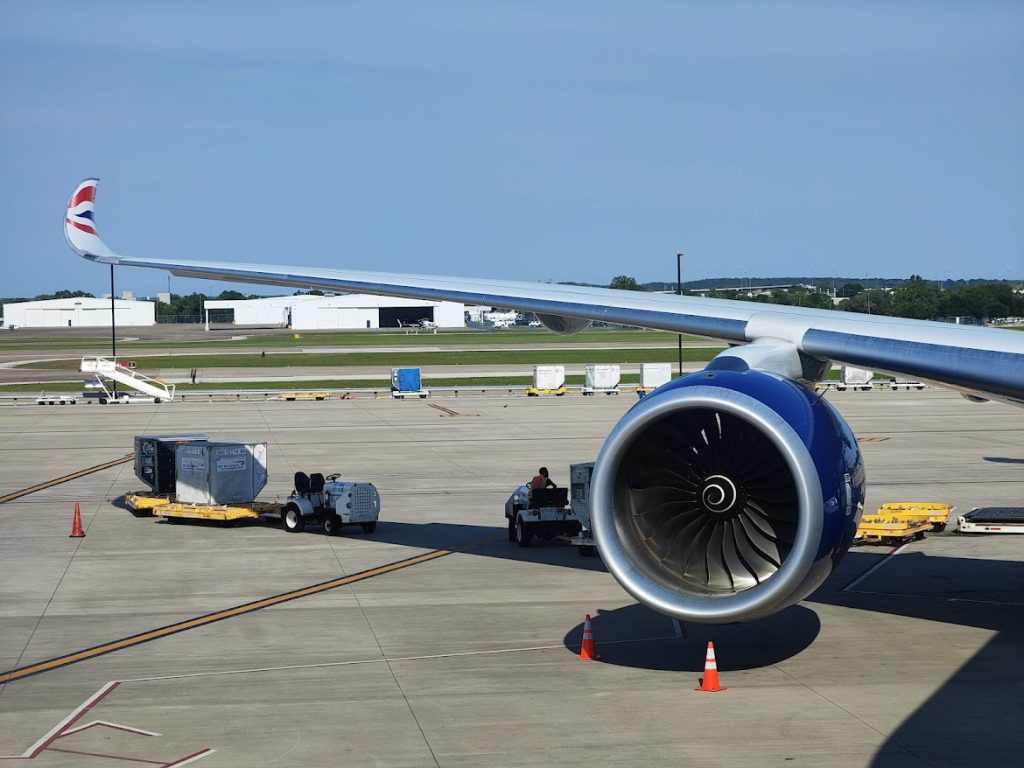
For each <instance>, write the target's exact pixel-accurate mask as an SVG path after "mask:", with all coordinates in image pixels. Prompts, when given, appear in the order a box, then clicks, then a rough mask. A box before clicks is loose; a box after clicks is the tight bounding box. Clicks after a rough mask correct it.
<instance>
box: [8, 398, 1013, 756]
mask: <svg viewBox="0 0 1024 768" xmlns="http://www.w3.org/2000/svg"><path fill="white" fill-rule="evenodd" d="M827 396H828V397H830V398H832V400H833V402H835V403H836V404H837V405H838V406H839V407H840V408H841V410H842V411H843V412H844V414H845V415H846V416H847V418H848V419H849V421H850V424H851V426H852V427H853V429H854V431H855V432H856V433H857V434H858V437H859V438H860V439H861V441H862V442H861V446H862V449H863V451H864V454H865V458H866V462H867V469H868V479H869V496H868V509H869V510H870V509H873V508H874V507H875V506H877V505H878V504H880V503H882V502H886V501H922V500H923V501H944V502H949V503H953V504H956V505H957V506H958V507H959V510H960V511H961V512H962V511H965V510H967V509H970V508H971V507H972V506H1022V505H1024V493H1022V491H1024V484H1022V477H1021V473H1022V471H1024V447H1022V446H1024V412H1022V411H1020V410H1019V409H1015V408H1012V407H1010V406H1004V405H1001V404H997V403H988V404H972V403H968V402H967V401H965V400H963V399H961V398H960V397H959V396H958V395H956V394H954V393H949V392H944V391H939V390H926V391H924V392H916V391H915V392H890V391H889V390H878V391H874V392H866V393H864V392H846V393H836V392H829V393H828V394H827ZM633 402H635V399H634V396H633V395H626V394H623V395H621V396H619V397H602V398H583V397H578V396H569V397H564V398H540V399H527V398H524V397H504V396H500V397H499V396H491V397H486V398H471V397H460V398H457V399H456V398H445V399H431V400H427V401H418V400H416V401H408V402H405V401H391V400H371V399H359V400H352V401H339V400H332V401H324V402H238V403H230V402H228V403H225V402H213V403H206V402H193V401H191V400H190V401H187V402H176V403H171V404H162V405H131V406H116V405H111V406H105V407H104V406H99V405H83V404H79V405H77V406H73V407H64V408H60V407H40V406H30V405H18V406H10V407H4V408H0V497H4V496H6V495H7V494H9V493H11V492H13V491H17V490H19V489H26V488H29V487H30V486H34V485H36V484H40V483H45V482H46V481H49V480H52V479H54V478H58V477H60V476H64V475H68V474H69V473H72V472H74V471H76V470H81V469H85V468H89V467H93V466H97V465H101V464H103V463H105V462H109V461H112V460H116V459H118V458H121V457H124V456H125V455H126V454H128V453H130V451H131V448H132V437H133V436H134V435H136V434H145V433H149V434H159V433H167V432H181V431H201V432H205V433H207V434H209V435H211V436H213V437H218V438H225V439H233V438H246V439H257V440H266V441H267V442H268V443H269V462H270V469H271V483H270V485H269V487H268V488H267V490H266V491H265V492H264V494H263V496H262V497H263V498H273V497H275V496H284V495H285V494H286V493H287V492H288V490H289V489H290V485H291V478H292V474H293V473H294V472H295V471H297V470H302V471H305V472H314V471H321V472H324V473H325V474H326V473H328V472H340V473H341V474H342V476H343V477H345V478H347V479H352V480H365V481H370V482H373V483H374V484H376V485H377V487H378V488H379V490H380V492H381V497H382V513H381V523H380V525H379V526H378V528H377V530H376V532H375V533H373V534H369V535H367V534H364V533H363V532H362V531H360V530H359V529H358V528H354V529H345V530H344V532H343V535H341V536H339V537H327V536H324V535H322V533H321V532H320V530H319V528H317V527H312V526H311V527H309V528H307V530H306V532H304V533H302V534H288V533H285V532H284V531H283V530H281V529H280V528H279V527H277V526H276V525H270V524H265V523H256V524H251V525H241V526H236V527H233V528H225V527H220V526H216V525H208V524H194V525H193V524H179V525H170V524H167V523H165V522H162V521H160V520H159V519H155V518H150V517H136V516H133V515H132V514H131V513H130V512H129V511H128V510H126V509H125V508H124V507H123V504H122V502H121V501H120V499H121V496H122V494H124V493H125V492H126V491H131V490H138V489H140V488H141V484H140V483H139V481H138V480H136V479H135V478H134V475H133V473H132V467H131V464H130V463H124V464H117V465H114V466H112V467H109V468H107V469H102V470H99V471H96V472H93V473H91V474H86V475H84V476H82V477H79V478H77V479H73V480H69V481H67V482H64V483H61V484H58V485H54V486H52V487H47V488H44V489H41V490H38V491H36V492H34V493H30V494H27V495H24V496H22V497H20V498H17V499H14V500H11V501H7V502H6V503H0V673H7V674H6V676H4V675H3V674H0V679H3V680H7V681H8V682H6V683H5V684H3V685H2V686H0V755H4V756H12V757H15V758H17V759H14V760H11V761H10V762H11V764H12V765H20V764H25V765H30V766H93V765H96V766H106V765H118V766H126V765H131V764H133V763H134V764H136V765H140V766H143V765H164V766H179V765H185V764H190V765H191V764H196V765H200V766H204V768H205V767H206V766H210V767H211V768H212V767H213V766H256V765H258V766H315V765H331V766H334V765H344V766H432V765H440V766H513V765H515V766H551V765H556V764H557V765H560V766H584V765H585V766H588V767H589V768H593V767H594V766H645V765H653V764H656V763H671V764H674V765H688V766H776V765H778V766H826V765H827V766H843V767H845V766H880V767H883V768H889V767H890V766H892V767H894V768H895V767H896V766H901V767H902V766H965V767H966V766H972V767H973V766H1008V765H1014V764H1020V762H1021V755H1022V754H1024V729H1022V728H1021V727H1020V724H1021V722H1024V664H1022V663H1021V653H1022V649H1024V644H1022V641H1024V536H987V537H986V536H977V537H967V536H958V535H955V534H953V533H951V532H946V533H942V534H929V535H928V536H927V537H926V538H925V539H924V540H923V541H918V542H913V543H911V544H909V545H907V546H905V547H904V548H902V549H899V550H898V551H896V552H893V551H892V550H893V548H892V547H860V548H855V549H854V550H852V551H851V552H850V553H849V554H848V555H847V556H846V557H845V559H844V560H843V562H842V563H841V565H840V567H839V569H838V571H837V572H836V573H835V574H834V575H833V576H832V578H831V579H830V580H829V581H828V582H827V583H826V585H825V586H824V587H823V588H822V589H821V590H819V591H818V592H817V593H816V594H815V595H813V596H812V597H811V598H810V599H808V600H806V601H804V602H803V603H801V604H799V605H797V606H794V607H792V608H790V609H788V610H786V611H784V612H782V613H780V614H777V615H776V616H774V617H772V618H770V619H767V620H764V621H761V622H757V623H753V624H747V625H731V626H724V627H705V626H699V625H691V624H685V625H681V624H676V623H674V622H672V621H670V620H669V619H667V618H665V617H663V616H660V615H658V614H656V613H653V612H652V611H650V610H648V609H646V608H643V607H641V606H638V605H637V604H636V603H635V602H634V601H633V600H632V599H630V598H629V596H628V595H627V594H626V593H625V592H624V591H623V590H622V589H621V588H620V587H619V586H618V585H617V584H616V583H615V581H614V580H613V579H612V578H611V577H610V576H609V575H608V574H607V573H606V572H605V571H604V569H603V566H602V565H601V561H600V559H599V558H583V557H580V556H579V555H578V553H577V552H576V550H575V549H574V548H572V547H570V546H567V545H564V544H559V543H555V542H539V543H535V544H534V545H533V546H531V547H530V548H529V549H520V548H518V547H516V546H515V545H514V544H512V543H510V542H508V541H507V540H506V535H505V521H504V517H503V515H502V507H503V504H504V501H505V499H506V498H507V496H508V495H509V493H510V492H511V491H512V489H513V488H514V487H515V486H517V485H519V484H520V483H522V482H524V481H525V480H527V479H528V478H529V477H530V476H531V475H532V474H533V473H534V472H535V470H536V468H537V466H538V465H540V464H544V465H546V466H548V467H549V468H550V469H551V470H552V477H553V479H555V481H556V482H559V483H565V482H567V481H568V465H569V464H570V463H571V462H576V461H586V460H592V459H593V458H595V457H596V455H597V452H598V450H599V449H600V446H601V444H602V442H603V440H604V438H605V436H606V435H607V433H608V431H609V429H610V428H611V426H612V425H613V424H614V422H615V421H616V419H617V418H618V417H619V416H620V415H621V414H622V413H623V412H624V411H625V409H626V408H628V407H629V406H630V405H631V404H632V403H633ZM434 406H442V408H441V409H439V408H437V407H434ZM450 412H454V414H455V415H452V414H451V413H450ZM76 500H77V501H79V502H80V505H81V512H82V520H83V523H84V527H85V531H86V534H87V535H86V537H85V538H82V539H71V538H69V537H68V534H69V533H70V530H71V517H72V509H73V505H74V502H75V501H76ZM951 522H952V521H951ZM951 527H953V526H951ZM586 613H589V614H592V615H593V616H594V622H593V627H594V633H595V636H596V639H597V644H598V645H597V647H598V651H599V652H600V654H601V659H600V660H599V661H596V662H594V661H591V662H584V661H580V660H578V659H577V658H576V654H577V653H578V651H579V643H580V639H581V634H582V620H583V616H584V614H586ZM708 640H713V641H714V643H715V648H716V651H717V656H718V664H719V670H720V675H721V682H722V684H723V685H725V686H727V687H728V690H727V691H724V692H722V693H716V694H713V695H711V694H706V693H698V692H695V691H694V688H695V687H696V685H697V682H698V678H699V677H700V676H701V670H702V668H703V661H704V650H705V646H706V644H707V641H708ZM90 649H92V650H90Z"/></svg>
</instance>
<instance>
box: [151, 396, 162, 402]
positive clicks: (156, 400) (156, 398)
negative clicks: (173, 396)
mask: <svg viewBox="0 0 1024 768" xmlns="http://www.w3.org/2000/svg"><path fill="white" fill-rule="evenodd" d="M153 402H154V403H162V402H163V401H162V400H161V399H160V398H159V397H154V398H153Z"/></svg>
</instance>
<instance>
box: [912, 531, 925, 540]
mask: <svg viewBox="0 0 1024 768" xmlns="http://www.w3.org/2000/svg"><path fill="white" fill-rule="evenodd" d="M923 538H924V531H918V532H917V533H915V534H914V539H915V540H916V541H920V540H921V539H923Z"/></svg>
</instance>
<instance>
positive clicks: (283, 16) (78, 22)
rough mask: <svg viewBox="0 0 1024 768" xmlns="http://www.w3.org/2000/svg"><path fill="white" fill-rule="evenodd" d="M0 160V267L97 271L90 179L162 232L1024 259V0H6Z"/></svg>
mask: <svg viewBox="0 0 1024 768" xmlns="http://www.w3.org/2000/svg"><path fill="white" fill-rule="evenodd" d="M0 168H2V169H3V176H4V184H3V185H2V187H0V190H2V191H0V203H2V210H3V212H4V226H3V229H2V234H0V259H2V266H3V269H2V271H0V296H10V295H33V294H37V293H42V292H49V291H53V290H56V289H59V288H65V287H68V288H82V289H85V290H92V291H97V292H98V291H102V290H103V288H104V285H105V281H106V279H107V274H106V271H105V270H104V269H102V268H101V267H97V266H96V265H91V264H88V263H85V262H83V261H81V260H80V259H77V258H76V257H75V256H74V255H73V254H72V253H71V251H70V250H68V248H67V247H66V245H65V244H64V240H63V235H62V231H61V216H62V211H63V206H64V204H65V201H66V200H67V197H68V195H69V194H70V192H71V189H72V188H73V186H74V185H75V183H77V182H78V181H79V180H80V179H82V178H83V177H86V176H98V177H100V178H101V179H102V185H101V189H100V193H99V199H98V207H97V221H98V223H99V227H100V231H101V233H102V235H103V236H104V239H105V240H106V241H107V243H108V244H109V245H111V246H112V247H113V248H114V249H115V250H117V251H119V252H121V253H126V254H138V255H146V256H153V257H161V256H175V257H189V258H195V259H223V260H240V261H256V262H259V261H263V262H271V263H274V262H276V263H292V264H300V265H316V266H330V265H335V266H345V267H353V268H370V269H381V270H395V271H420V272H430V273H440V274H455V275H479V276H493V277H505V278H511V277H522V278H527V279H531V278H535V279H538V280H547V279H552V280H581V281H591V282H607V281H608V280H609V279H610V278H611V277H612V276H614V275H616V274H623V273H624V274H630V275H634V276H636V277H637V278H638V279H640V280H642V281H646V280H659V279H674V273H675V260H674V253H675V252H676V250H679V249H682V250H684V251H685V252H686V254H687V267H686V275H687V276H688V277H690V278H698V277H713V276H737V277H743V276H758V275H773V276H776V275H797V274H809V275H819V276H822V277H826V276H831V275H833V274H835V273H839V274H847V275H853V276H864V275H880V276H891V277H900V276H907V275H909V274H911V273H913V272H917V273H921V274H923V275H925V276H926V277H932V278H936V279H941V278H958V277H994V278H1006V277H1011V278H1020V277H1024V4H1022V3H1019V2H984V1H974V2H960V1H957V2H848V3H837V2H827V3H822V2H773V3H763V2H748V3H733V2H721V3H706V2H702V3H683V2H666V3H621V2H615V3H611V2H607V3H605V2H586V3H572V4H570V3H561V4H556V3H548V2H536V3H534V2H514V3H513V2H508V3H504V4H498V3H478V2H465V3H450V2H438V1H435V2H430V3H420V2H415V3H413V2H409V3H396V2H389V3H344V2H323V3H307V2H292V3H281V2H279V1H275V2H246V3H231V4H228V3H218V4H213V3H203V4H200V3H156V2H122V3H106V2H76V3H56V2H46V3H25V2H22V3H10V4H7V5H6V7H5V10H4V23H3V25H2V27H0ZM119 274H120V276H119V283H120V284H119V286H118V289H119V290H120V289H121V288H134V289H135V290H136V292H137V293H140V294H146V293H149V292H155V291H158V290H166V285H167V282H166V277H165V276H164V275H163V274H162V273H155V272H149V271H144V270H127V269H125V270H121V271H120V273H119ZM173 287H174V291H175V292H188V291H191V290H207V289H208V288H211V287H212V289H213V290H215V291H217V292H219V291H220V290H222V289H224V288H227V287H229V286H227V285H226V284H219V283H218V284H210V283H204V282H196V281H186V280H184V279H179V278H175V279H174V281H173ZM252 290H253V291H259V290H261V289H256V288H254V289H252ZM263 290H264V291H265V289H263Z"/></svg>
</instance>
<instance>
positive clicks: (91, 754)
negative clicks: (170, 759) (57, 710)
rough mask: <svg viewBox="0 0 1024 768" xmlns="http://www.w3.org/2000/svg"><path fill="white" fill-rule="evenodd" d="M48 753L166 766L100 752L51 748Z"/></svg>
mask: <svg viewBox="0 0 1024 768" xmlns="http://www.w3.org/2000/svg"><path fill="white" fill-rule="evenodd" d="M47 752H63V753H64V754H67V755H84V756H85V757H105V758H107V759H108V760H126V761H127V762H129V763H148V764H149V765H160V766H164V765H166V763H161V762H160V761H158V760H143V759H142V758H141V757H122V756H121V755H101V754H100V753H99V752H79V751H78V750H77V749H59V748H57V747H50V748H49V749H48V750H47Z"/></svg>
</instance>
